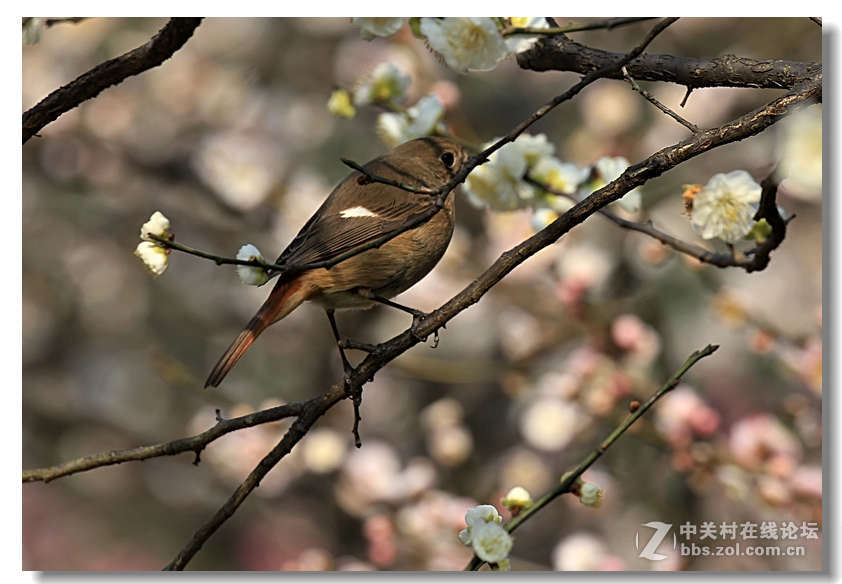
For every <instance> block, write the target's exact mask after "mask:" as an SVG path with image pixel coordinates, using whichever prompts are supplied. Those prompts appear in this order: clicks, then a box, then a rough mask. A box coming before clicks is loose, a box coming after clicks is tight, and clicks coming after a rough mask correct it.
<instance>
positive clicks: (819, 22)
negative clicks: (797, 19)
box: [808, 16, 822, 26]
mask: <svg viewBox="0 0 842 584" xmlns="http://www.w3.org/2000/svg"><path fill="white" fill-rule="evenodd" d="M808 18H809V19H810V20H812V21H813V22H815V23H816V24H818V25H819V26H822V19H821V17H819V16H810V17H808Z"/></svg>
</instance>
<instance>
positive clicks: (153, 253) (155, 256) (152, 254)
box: [134, 241, 168, 278]
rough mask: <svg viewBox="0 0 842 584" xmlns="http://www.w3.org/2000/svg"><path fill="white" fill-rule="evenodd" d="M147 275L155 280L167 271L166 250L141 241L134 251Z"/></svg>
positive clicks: (149, 242)
mask: <svg viewBox="0 0 842 584" xmlns="http://www.w3.org/2000/svg"><path fill="white" fill-rule="evenodd" d="M134 255H136V256H137V257H138V258H140V261H142V262H143V265H144V266H146V269H147V270H149V273H150V274H152V275H153V276H155V277H156V278H157V277H158V276H160V275H161V274H163V273H164V272H165V271H166V270H167V265H168V263H167V250H166V249H164V248H163V247H161V246H160V245H158V244H156V243H152V242H151V241H141V242H140V243H139V244H137V248H136V249H135V250H134Z"/></svg>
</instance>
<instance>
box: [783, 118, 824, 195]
mask: <svg viewBox="0 0 842 584" xmlns="http://www.w3.org/2000/svg"><path fill="white" fill-rule="evenodd" d="M780 126H781V128H780V131H779V134H778V136H779V138H778V153H779V157H780V164H779V165H778V169H777V175H778V177H779V178H780V179H782V180H783V179H786V180H787V185H786V186H787V191H788V192H789V193H790V194H792V195H794V196H796V197H798V198H800V199H806V200H814V201H815V200H821V196H822V107H821V106H820V105H819V106H814V107H809V108H805V109H802V110H799V111H797V112H795V113H794V114H792V115H791V116H789V117H788V118H786V119H784V120H783V121H782V122H781V124H780Z"/></svg>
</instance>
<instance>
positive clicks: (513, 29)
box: [501, 16, 655, 36]
mask: <svg viewBox="0 0 842 584" xmlns="http://www.w3.org/2000/svg"><path fill="white" fill-rule="evenodd" d="M654 18H655V17H654V16H643V17H640V16H638V17H632V18H609V19H607V20H601V21H599V22H591V23H588V24H570V25H568V26H559V27H548V28H536V27H529V26H521V27H517V26H509V27H506V28H504V29H503V30H502V32H501V34H502V35H503V36H511V35H517V34H534V35H550V36H552V35H558V34H564V33H568V32H580V31H583V30H598V29H601V28H604V29H608V30H611V29H613V28H617V27H618V26H624V25H626V24H634V23H636V22H643V21H644V20H653V19H654Z"/></svg>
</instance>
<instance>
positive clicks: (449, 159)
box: [441, 152, 454, 168]
mask: <svg viewBox="0 0 842 584" xmlns="http://www.w3.org/2000/svg"><path fill="white" fill-rule="evenodd" d="M441 161H442V162H444V165H445V166H446V167H447V168H450V167H451V166H453V161H454V158H453V152H445V153H444V154H442V155H441Z"/></svg>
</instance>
